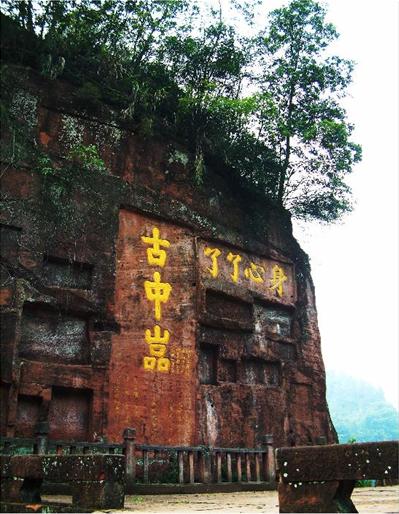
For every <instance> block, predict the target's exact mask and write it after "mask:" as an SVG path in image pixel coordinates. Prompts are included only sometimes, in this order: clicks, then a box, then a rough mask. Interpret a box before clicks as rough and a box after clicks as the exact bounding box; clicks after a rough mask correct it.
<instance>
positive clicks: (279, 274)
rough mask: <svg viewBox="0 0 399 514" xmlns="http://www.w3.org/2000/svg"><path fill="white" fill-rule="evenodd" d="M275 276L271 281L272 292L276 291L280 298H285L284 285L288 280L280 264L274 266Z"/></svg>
mask: <svg viewBox="0 0 399 514" xmlns="http://www.w3.org/2000/svg"><path fill="white" fill-rule="evenodd" d="M272 271H273V276H272V278H271V279H270V290H271V291H273V290H275V291H276V292H277V294H278V295H279V296H283V284H284V282H285V281H286V280H287V277H286V275H285V273H284V270H283V268H281V267H280V266H279V265H278V264H275V265H274V266H273V270H272Z"/></svg>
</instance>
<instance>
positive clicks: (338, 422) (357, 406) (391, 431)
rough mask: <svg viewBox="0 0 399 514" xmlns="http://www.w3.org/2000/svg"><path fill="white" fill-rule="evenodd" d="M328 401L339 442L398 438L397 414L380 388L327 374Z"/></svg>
mask: <svg viewBox="0 0 399 514" xmlns="http://www.w3.org/2000/svg"><path fill="white" fill-rule="evenodd" d="M327 400H328V405H329V408H330V413H331V417H332V420H333V423H334V426H335V429H336V431H337V433H338V437H339V442H340V443H347V442H348V441H349V440H350V439H352V438H355V439H356V442H361V441H384V440H392V439H399V414H398V411H397V410H396V409H395V408H394V407H392V405H391V404H389V403H388V402H387V401H386V400H385V398H384V393H383V392H382V390H381V389H377V388H375V387H374V386H372V385H370V384H368V383H367V382H363V381H362V380H359V379H357V378H353V377H351V376H348V375H343V374H340V373H335V372H331V371H327Z"/></svg>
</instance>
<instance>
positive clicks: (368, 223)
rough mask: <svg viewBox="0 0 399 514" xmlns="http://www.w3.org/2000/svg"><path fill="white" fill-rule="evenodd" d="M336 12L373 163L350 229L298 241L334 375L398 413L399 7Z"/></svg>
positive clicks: (360, 172) (336, 0) (340, 49)
mask: <svg viewBox="0 0 399 514" xmlns="http://www.w3.org/2000/svg"><path fill="white" fill-rule="evenodd" d="M267 3H269V2H267ZM279 4H280V5H281V2H279ZM327 5H328V19H329V21H332V22H333V23H334V25H335V26H336V27H337V29H338V32H339V33H340V35H341V36H340V38H339V41H338V42H337V44H336V45H335V48H334V51H335V52H336V53H337V54H338V55H340V56H342V57H347V58H350V59H353V60H354V61H356V62H357V66H356V69H355V73H354V77H353V78H354V80H353V84H352V87H351V89H350V93H351V98H348V99H346V101H345V107H346V109H347V112H348V118H349V120H351V121H352V122H353V123H354V124H355V125H356V130H355V132H354V135H353V139H354V140H355V141H356V142H359V143H360V144H362V146H363V160H362V162H361V163H360V164H358V165H357V166H356V167H355V170H354V173H353V175H352V176H351V177H350V181H349V183H350V185H351V186H352V188H353V193H354V197H355V200H356V206H355V210H354V212H353V213H352V214H351V215H349V216H347V217H346V218H345V219H344V220H343V223H342V224H340V225H334V226H330V227H326V226H320V225H316V226H315V225H308V226H307V227H296V229H295V234H296V236H297V238H298V239H299V241H300V243H301V245H302V247H303V248H304V250H305V251H306V252H307V253H308V254H309V255H310V257H311V265H312V275H313V280H314V282H315V287H316V295H317V308H318V314H319V326H320V331H321V336H322V350H323V357H324V362H325V365H326V368H327V370H328V369H335V370H338V371H344V372H346V373H348V374H351V375H353V376H356V377H359V378H362V379H365V380H366V381H368V382H370V383H372V384H373V385H376V386H379V387H381V388H382V389H383V391H384V393H385V397H386V399H387V400H388V401H390V402H391V403H392V404H393V405H394V406H396V407H397V408H398V385H399V383H398V370H399V365H398V340H399V338H398V312H399V305H398V233H399V227H398V219H399V216H398V191H399V188H398V141H399V133H398V95H399V89H398V62H399V55H398V46H399V45H398V26H399V23H398V21H399V9H398V5H399V4H398V2H397V1H393V0H380V1H379V2H376V1H370V0H368V1H364V0H363V1H362V0H330V2H329V3H327Z"/></svg>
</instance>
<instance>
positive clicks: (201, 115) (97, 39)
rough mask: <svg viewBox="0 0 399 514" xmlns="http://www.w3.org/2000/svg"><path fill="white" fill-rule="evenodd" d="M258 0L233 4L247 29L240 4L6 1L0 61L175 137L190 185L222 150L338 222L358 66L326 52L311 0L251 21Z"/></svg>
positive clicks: (297, 208)
mask: <svg viewBox="0 0 399 514" xmlns="http://www.w3.org/2000/svg"><path fill="white" fill-rule="evenodd" d="M258 4H259V2H254V3H248V4H245V5H244V7H243V6H242V5H241V6H238V5H236V3H234V2H233V3H232V5H235V7H231V9H232V10H233V11H235V14H236V15H237V14H238V15H239V16H241V19H242V20H244V19H245V20H246V23H247V28H246V29H245V30H246V32H248V33H249V32H251V31H252V34H251V35H246V36H244V35H243V34H242V33H241V32H242V29H241V30H239V29H238V28H237V27H236V26H233V25H231V24H229V23H228V22H227V21H226V20H227V19H229V20H230V19H233V18H232V14H234V13H229V16H228V17H227V16H226V17H224V13H223V12H222V10H221V8H219V9H210V10H209V12H204V11H205V7H204V6H202V5H201V3H194V2H191V1H189V0H135V1H133V0H126V1H124V2H121V1H119V0H64V1H62V2H60V1H57V0H37V1H35V2H33V1H32V0H18V1H17V0H2V2H1V11H2V25H3V27H2V29H3V30H2V62H3V64H4V63H14V64H15V63H17V64H22V65H24V66H30V67H33V68H35V69H37V70H39V71H40V72H41V73H42V74H43V75H44V76H46V77H48V78H50V79H55V78H57V77H60V78H63V79H66V80H68V81H70V82H72V83H74V84H75V85H76V86H77V87H78V94H79V98H80V99H81V103H82V106H84V108H90V109H96V108H97V107H98V106H99V104H100V103H101V102H106V103H108V104H110V105H111V106H113V107H114V108H116V109H118V111H119V112H120V113H121V115H122V116H123V117H124V119H125V120H126V122H127V123H130V124H131V126H132V129H134V130H136V131H139V132H140V133H141V135H142V136H143V137H151V136H153V135H154V134H159V133H161V134H164V135H166V137H174V138H176V137H177V138H179V139H180V140H182V141H183V142H184V143H185V144H186V146H187V148H188V149H189V150H190V151H191V152H192V154H193V155H194V158H193V162H192V163H191V165H192V170H193V176H194V177H195V179H196V181H197V182H198V183H200V182H201V180H202V177H203V174H204V173H205V172H206V163H207V162H208V160H209V158H210V157H212V156H213V157H214V156H217V157H218V158H219V159H221V160H222V161H223V163H224V165H225V166H227V167H228V168H229V169H231V170H232V172H233V173H235V174H237V175H238V176H239V177H240V178H241V179H244V180H245V182H246V183H247V185H249V186H250V187H251V188H253V189H255V190H256V191H258V192H261V193H262V194H264V195H265V197H267V198H268V199H269V200H270V201H272V202H275V203H276V204H277V205H284V206H285V207H287V208H288V209H289V210H290V211H291V212H292V213H293V214H294V215H295V216H297V217H300V218H308V219H311V218H313V219H319V220H323V221H334V220H336V219H338V218H339V217H340V216H341V215H342V214H343V213H345V212H346V211H348V210H350V208H351V205H350V189H349V187H348V186H347V184H346V183H345V178H346V176H347V174H348V173H350V172H351V170H352V167H353V164H354V163H356V162H357V161H359V160H360V157H361V151H360V147H359V146H358V145H356V144H355V143H353V142H352V141H351V132H352V130H353V127H352V125H351V124H350V123H348V121H347V119H346V113H345V110H344V109H343V108H342V106H341V105H340V98H342V97H343V96H344V94H345V91H346V88H347V86H348V84H349V83H350V81H351V72H352V68H353V64H352V63H351V62H350V61H347V60H344V59H341V58H339V57H325V55H324V53H325V49H326V48H327V47H328V45H329V43H331V42H332V41H333V40H334V39H335V38H336V37H337V33H336V31H335V29H334V27H333V26H332V25H331V24H329V23H327V22H326V20H325V16H326V12H325V10H324V9H323V8H322V7H320V5H318V4H317V3H316V2H315V1H314V0H292V1H291V3H290V4H289V5H288V6H287V7H285V8H281V9H277V10H275V11H273V12H272V13H271V14H270V16H269V22H268V24H266V20H265V27H264V28H263V29H262V30H261V31H260V32H258V33H256V30H255V28H254V25H253V17H254V12H255V9H256V8H257V7H258ZM204 19H206V22H205V23H204ZM241 27H242V24H241ZM247 29H248V30H247ZM14 146H15V145H14ZM85 151H89V152H90V150H85ZM81 157H82V156H81ZM84 157H85V159H86V158H87V157H89V158H90V155H85V156H84ZM91 157H93V156H91ZM97 164H98V163H97Z"/></svg>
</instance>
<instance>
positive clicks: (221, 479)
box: [0, 423, 275, 493]
mask: <svg viewBox="0 0 399 514" xmlns="http://www.w3.org/2000/svg"><path fill="white" fill-rule="evenodd" d="M47 434H48V425H47V423H39V424H38V425H37V430H36V438H35V439H27V438H5V437H3V438H1V439H0V452H1V453H2V454H3V455H10V454H18V453H21V452H24V453H33V454H38V455H44V454H52V455H74V454H80V455H87V454H111V455H112V454H114V455H117V454H121V455H124V456H125V470H126V473H125V476H126V492H128V493H129V492H132V491H137V490H138V487H140V488H142V489H143V488H146V486H147V487H148V486H151V485H153V484H161V483H162V484H165V483H168V484H177V485H180V486H189V485H194V484H195V485H198V484H207V486H208V489H209V488H210V486H211V485H212V488H213V489H217V488H218V486H219V487H220V486H227V485H229V484H230V490H233V489H234V488H235V489H237V490H240V489H243V488H244V489H245V488H251V487H252V488H257V487H262V485H263V486H265V487H264V488H274V487H275V464H274V448H273V437H272V436H270V435H266V436H264V440H263V444H262V447H261V448H211V447H205V446H193V447H190V446H162V445H146V444H137V443H136V437H135V430H134V429H132V428H127V429H125V430H124V433H123V443H120V444H118V443H115V444H113V443H103V442H95V443H89V442H71V441H55V440H49V439H48V437H47Z"/></svg>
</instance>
